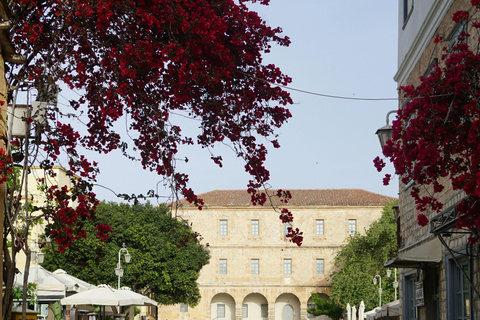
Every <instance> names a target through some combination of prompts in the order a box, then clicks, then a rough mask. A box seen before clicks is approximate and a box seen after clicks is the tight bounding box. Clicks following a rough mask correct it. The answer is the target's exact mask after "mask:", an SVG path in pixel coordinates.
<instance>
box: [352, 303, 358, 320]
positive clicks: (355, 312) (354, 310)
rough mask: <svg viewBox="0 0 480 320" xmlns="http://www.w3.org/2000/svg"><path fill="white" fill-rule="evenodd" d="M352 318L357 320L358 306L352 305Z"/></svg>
mask: <svg viewBox="0 0 480 320" xmlns="http://www.w3.org/2000/svg"><path fill="white" fill-rule="evenodd" d="M352 320H357V307H355V306H353V307H352Z"/></svg>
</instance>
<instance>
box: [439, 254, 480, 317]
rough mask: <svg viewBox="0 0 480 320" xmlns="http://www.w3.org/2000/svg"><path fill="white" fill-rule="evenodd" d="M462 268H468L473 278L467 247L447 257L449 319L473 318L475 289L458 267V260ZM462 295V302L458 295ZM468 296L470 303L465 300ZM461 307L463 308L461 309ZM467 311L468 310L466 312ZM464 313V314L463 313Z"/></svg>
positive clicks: (467, 271)
mask: <svg viewBox="0 0 480 320" xmlns="http://www.w3.org/2000/svg"><path fill="white" fill-rule="evenodd" d="M455 260H456V261H457V262H458V263H459V264H460V266H461V267H462V268H464V269H465V268H467V270H466V273H467V275H468V277H469V278H470V279H472V269H473V268H472V265H471V261H470V259H468V256H467V252H466V247H463V248H460V249H459V250H456V251H455V253H454V255H451V254H448V255H446V257H445V264H446V266H445V269H446V270H445V271H446V282H447V283H446V286H447V319H458V320H467V319H472V315H473V304H474V303H475V300H474V299H475V298H474V296H473V291H472V288H471V285H470V282H469V281H468V279H467V277H465V275H464V273H463V272H462V271H461V270H460V269H459V268H458V265H457V262H456V261H455ZM459 295H461V296H462V298H461V299H462V300H463V301H462V302H463V303H459V302H460V301H459V299H458V296H459ZM465 295H466V296H467V297H468V298H467V299H468V303H467V302H466V300H465ZM459 307H461V310H459ZM465 312H468V314H466V313H465ZM461 313H463V314H461Z"/></svg>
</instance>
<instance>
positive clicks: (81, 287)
mask: <svg viewBox="0 0 480 320" xmlns="http://www.w3.org/2000/svg"><path fill="white" fill-rule="evenodd" d="M53 276H54V277H55V278H57V279H58V280H60V281H61V282H62V283H63V284H65V286H66V287H67V291H74V292H81V291H86V290H89V289H93V288H96V287H95V286H94V285H93V284H90V283H88V282H85V281H83V280H80V279H78V278H76V277H74V276H72V275H69V274H68V273H67V272H66V271H64V270H62V269H57V270H55V271H53Z"/></svg>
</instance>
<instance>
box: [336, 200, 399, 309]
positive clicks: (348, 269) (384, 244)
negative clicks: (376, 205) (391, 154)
mask: <svg viewBox="0 0 480 320" xmlns="http://www.w3.org/2000/svg"><path fill="white" fill-rule="evenodd" d="M396 204H397V201H394V202H391V203H387V204H386V205H385V207H384V208H383V212H382V216H381V218H380V219H379V220H377V221H375V222H373V223H372V224H371V225H370V227H369V228H368V230H366V232H365V235H362V234H359V233H357V234H356V235H355V236H353V237H349V238H348V239H347V242H346V244H345V245H344V246H343V247H342V249H341V250H340V251H339V252H338V254H337V256H336V257H335V267H337V269H338V270H337V271H334V272H332V273H331V274H330V278H331V284H332V296H331V297H332V298H333V300H334V301H335V302H337V303H338V304H339V305H340V306H341V307H343V308H344V307H346V305H347V303H350V305H357V306H358V305H359V304H360V302H361V301H363V302H364V303H365V309H366V310H371V309H373V308H375V307H378V302H379V294H378V288H379V284H378V283H377V284H376V285H374V284H373V278H374V277H375V275H377V274H378V275H380V276H381V277H382V289H383V291H382V304H384V303H387V302H390V301H393V300H394V288H393V281H394V278H393V276H392V277H390V278H389V277H387V276H386V272H385V271H386V268H385V267H384V266H383V264H384V263H385V261H387V260H389V259H390V258H391V257H393V256H395V255H396V253H397V251H398V246H397V238H396V230H397V224H396V221H395V217H394V213H393V209H392V207H393V206H394V205H396Z"/></svg>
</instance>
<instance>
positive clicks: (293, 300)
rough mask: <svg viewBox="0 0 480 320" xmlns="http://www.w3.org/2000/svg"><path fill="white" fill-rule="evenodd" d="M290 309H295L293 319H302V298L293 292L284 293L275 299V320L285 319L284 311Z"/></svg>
mask: <svg viewBox="0 0 480 320" xmlns="http://www.w3.org/2000/svg"><path fill="white" fill-rule="evenodd" d="M285 306H287V307H285ZM288 306H290V307H288ZM290 308H291V309H290ZM290 310H291V311H293V320H300V300H299V299H298V298H297V296H296V295H294V294H293V293H282V294H281V295H279V296H278V297H277V299H276V300H275V320H284V312H287V313H288V312H290ZM285 315H287V314H285Z"/></svg>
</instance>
